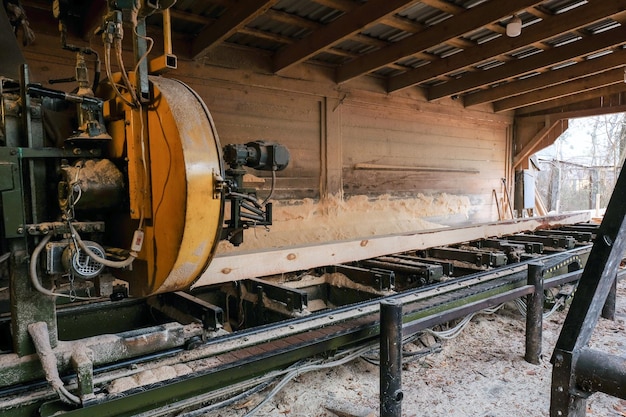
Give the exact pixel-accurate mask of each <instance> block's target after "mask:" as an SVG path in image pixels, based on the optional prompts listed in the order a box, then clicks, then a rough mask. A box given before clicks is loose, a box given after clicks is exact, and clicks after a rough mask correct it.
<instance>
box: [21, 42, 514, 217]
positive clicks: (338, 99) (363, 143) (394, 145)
mask: <svg viewBox="0 0 626 417" xmlns="http://www.w3.org/2000/svg"><path fill="white" fill-rule="evenodd" d="M59 51H60V50H59V49H58V39H57V38H56V36H47V35H41V36H39V37H38V40H37V43H36V44H35V45H34V46H31V47H28V48H26V49H25V50H24V53H25V57H26V59H27V61H28V62H29V63H30V65H31V71H32V73H33V79H34V80H35V81H39V82H42V83H43V84H44V85H46V83H45V80H47V79H48V78H54V77H67V76H70V75H71V74H72V71H73V70H72V65H73V57H72V54H70V53H68V52H64V51H60V52H59ZM128 62H129V63H130V62H132V57H131V56H130V55H128ZM268 68H270V64H269V59H266V57H263V56H255V55H251V54H250V53H249V52H248V51H246V50H241V49H229V48H220V49H219V50H218V51H216V52H215V53H213V54H211V55H209V56H208V57H206V58H205V59H204V60H203V61H202V62H193V61H184V60H180V61H179V69H178V70H177V71H174V72H171V73H169V74H167V76H168V77H175V78H179V79H181V80H183V81H185V82H186V83H188V84H189V85H190V86H191V87H192V88H193V89H195V90H196V91H197V92H198V93H199V95H200V96H201V97H202V98H203V99H204V101H205V102H206V104H207V106H208V108H209V110H210V111H211V113H212V115H213V118H214V121H215V124H216V126H217V131H218V133H219V135H220V139H221V142H222V144H226V143H235V142H237V143H242V142H247V141H250V140H256V139H265V140H272V141H277V142H280V143H282V144H284V145H286V146H287V147H288V148H289V150H290V152H291V163H290V165H289V167H288V168H287V169H286V170H285V171H283V172H280V173H279V174H278V190H277V191H278V192H277V195H276V196H277V197H278V198H279V199H299V198H305V197H308V198H314V199H320V198H321V199H323V198H326V197H327V196H331V195H332V196H339V197H341V198H349V197H351V196H355V195H366V196H368V197H370V198H377V197H379V196H381V195H390V196H391V197H392V198H395V197H397V198H406V197H411V196H416V195H418V194H420V193H421V194H424V195H439V194H441V193H445V194H449V195H454V196H463V197H467V198H468V199H469V201H470V202H471V210H470V211H469V218H468V219H466V220H469V221H470V222H478V221H490V220H496V219H497V217H498V214H497V210H496V206H495V201H496V198H495V197H494V192H493V190H495V191H496V195H497V198H498V199H499V200H500V202H501V200H502V198H503V195H504V189H503V186H502V181H501V179H502V178H505V177H506V178H510V167H511V146H510V144H511V141H512V138H511V133H510V132H511V131H512V129H511V125H512V117H511V116H510V115H495V114H493V113H492V112H491V109H489V108H479V109H478V110H476V109H472V110H469V109H464V108H463V107H462V105H461V104H460V103H458V102H455V101H452V100H443V101H441V102H438V103H428V102H427V101H426V100H425V99H424V98H423V96H422V94H421V92H420V91H419V90H418V89H409V90H407V91H404V92H398V93H397V94H393V95H388V94H386V93H385V91H384V86H383V85H382V82H381V81H379V80H377V79H375V78H367V77H366V78H364V79H360V80H357V81H355V82H352V83H348V84H345V85H336V84H334V83H333V82H332V77H331V75H332V74H331V72H330V69H328V68H324V67H315V66H304V65H302V66H299V67H298V68H297V69H295V70H293V71H291V72H290V73H288V74H283V75H281V76H277V75H273V74H272V73H271V71H269V70H268ZM53 87H55V88H65V89H68V90H69V89H71V86H60V87H58V86H53ZM255 174H257V175H258V176H261V177H265V178H268V174H267V173H262V172H257V173H255ZM268 186H269V181H266V189H267V188H268ZM444 214H445V213H442V215H444Z"/></svg>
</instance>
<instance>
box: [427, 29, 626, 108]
mask: <svg viewBox="0 0 626 417" xmlns="http://www.w3.org/2000/svg"><path fill="white" fill-rule="evenodd" d="M623 43H626V27H625V26H620V27H618V28H616V29H612V30H608V31H606V32H602V33H600V34H598V35H595V36H589V37H587V38H585V39H582V40H579V41H577V42H572V43H569V44H567V45H563V46H560V47H557V48H552V49H551V50H549V51H546V52H541V53H538V54H535V55H531V56H529V57H527V58H520V59H515V60H513V61H510V62H507V63H506V64H504V65H500V66H499V67H496V68H493V69H490V70H489V71H476V72H472V73H469V74H467V75H465V76H462V77H459V78H457V79H455V80H453V81H450V82H447V83H445V84H441V85H436V86H434V87H431V88H430V89H429V91H428V99H429V100H438V99H441V98H443V97H447V96H453V95H458V94H462V93H464V92H467V91H470V90H473V89H475V88H479V87H482V86H488V85H490V84H494V83H496V82H499V81H504V80H506V79H508V78H513V77H517V76H521V75H523V74H526V73H530V72H533V71H536V70H538V69H541V68H546V67H551V66H553V65H557V64H559V63H562V62H566V61H568V60H571V59H575V58H577V57H583V56H585V55H589V54H592V53H594V52H597V51H602V50H604V49H607V48H612V47H615V46H618V45H620V44H623Z"/></svg>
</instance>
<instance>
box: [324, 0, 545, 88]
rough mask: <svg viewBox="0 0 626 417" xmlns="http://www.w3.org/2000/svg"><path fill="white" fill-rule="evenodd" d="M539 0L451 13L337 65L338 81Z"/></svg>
mask: <svg viewBox="0 0 626 417" xmlns="http://www.w3.org/2000/svg"><path fill="white" fill-rule="evenodd" d="M537 3H540V2H538V1H536V0H515V1H507V2H497V3H495V4H494V3H493V2H487V3H483V4H481V5H479V6H476V7H474V8H472V9H469V10H467V11H466V12H464V13H461V14H459V15H456V16H454V17H451V18H450V19H447V20H446V21H444V22H442V23H439V24H437V25H434V26H432V27H429V28H428V29H425V30H422V31H420V32H418V33H416V34H414V35H412V36H409V37H407V38H405V39H403V40H401V41H398V42H396V43H394V44H392V45H390V46H389V47H387V48H385V49H383V50H381V51H377V52H374V53H371V54H367V55H364V56H362V57H360V58H357V59H355V60H354V61H352V62H349V63H347V64H345V65H342V66H340V67H339V68H337V77H336V79H337V82H339V83H342V82H345V81H348V80H351V79H353V78H355V77H358V76H359V75H362V74H365V73H368V72H372V71H375V70H377V69H379V68H381V67H384V66H385V65H387V64H390V63H393V62H396V61H398V60H399V59H402V58H404V57H407V56H411V55H413V54H416V53H418V52H424V51H426V50H427V49H429V48H432V47H433V46H436V45H439V44H441V43H442V42H445V41H446V40H448V39H452V38H455V37H458V36H461V35H463V34H464V33H467V32H469V31H471V30H473V29H475V28H476V27H480V26H484V25H487V24H491V23H493V22H495V21H497V20H499V19H501V18H502V17H503V16H507V15H510V14H513V13H516V12H519V11H520V10H522V9H525V8H527V7H532V6H534V5H535V4H537Z"/></svg>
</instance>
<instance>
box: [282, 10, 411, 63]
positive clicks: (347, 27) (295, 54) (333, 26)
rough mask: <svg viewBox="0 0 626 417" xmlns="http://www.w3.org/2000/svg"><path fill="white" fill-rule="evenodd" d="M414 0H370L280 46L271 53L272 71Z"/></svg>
mask: <svg viewBox="0 0 626 417" xmlns="http://www.w3.org/2000/svg"><path fill="white" fill-rule="evenodd" d="M415 2H416V0H370V1H368V2H367V3H365V4H363V5H361V6H359V7H357V8H356V9H354V10H352V11H350V12H348V13H345V14H344V15H342V16H340V17H339V18H337V19H336V20H334V21H332V22H331V23H329V24H328V25H326V26H323V27H321V28H320V29H318V30H316V31H315V32H313V33H311V34H310V35H309V36H307V37H305V38H304V39H302V40H301V41H299V42H297V43H294V44H293V45H290V46H288V47H285V48H283V49H281V50H279V51H278V52H277V53H276V55H275V56H274V72H280V71H281V70H284V69H285V68H288V67H290V66H292V65H294V64H297V63H299V62H302V61H304V60H306V59H308V58H310V57H311V56H313V55H316V54H318V53H320V52H322V51H324V50H326V49H328V48H330V47H331V46H332V45H334V44H336V43H337V42H340V41H341V40H343V39H346V38H347V37H349V36H352V35H354V34H355V33H358V32H360V31H363V30H365V29H367V28H368V27H370V26H372V25H375V24H376V23H377V22H378V20H380V19H382V18H384V17H385V16H387V15H392V14H394V13H396V12H398V11H400V10H401V9H403V8H406V7H409V6H410V5H411V4H413V3H415Z"/></svg>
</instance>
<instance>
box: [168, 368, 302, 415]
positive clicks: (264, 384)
mask: <svg viewBox="0 0 626 417" xmlns="http://www.w3.org/2000/svg"><path fill="white" fill-rule="evenodd" d="M303 363H304V361H298V362H296V363H295V364H293V365H291V366H290V367H288V368H286V369H284V370H283V371H281V372H279V373H278V374H277V375H276V376H274V377H273V378H271V379H269V380H268V381H265V382H261V383H260V384H258V385H255V386H254V387H252V388H250V389H248V390H246V391H244V392H241V393H239V394H237V395H235V396H233V397H230V398H227V399H225V400H223V401H220V402H217V403H213V404H210V405H207V406H205V407H202V408H198V409H196V410H193V411H189V412H187V413H184V414H179V415H178V417H198V416H201V415H203V414H206V413H209V412H211V411H215V410H219V409H220V408H224V407H228V406H229V405H231V404H234V403H236V402H238V401H241V400H243V399H245V398H248V397H250V396H251V395H254V394H256V393H257V392H260V391H263V390H264V389H265V388H267V387H268V386H269V385H271V384H272V383H273V382H274V381H276V379H278V377H279V376H280V375H284V374H286V373H287V372H289V371H291V370H293V369H295V368H298V367H300V366H302V364H303Z"/></svg>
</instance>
